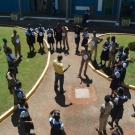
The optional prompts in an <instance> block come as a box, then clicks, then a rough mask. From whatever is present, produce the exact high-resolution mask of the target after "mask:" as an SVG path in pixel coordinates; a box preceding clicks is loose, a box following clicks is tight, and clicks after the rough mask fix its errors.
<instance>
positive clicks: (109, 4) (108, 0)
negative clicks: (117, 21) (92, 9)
mask: <svg viewBox="0 0 135 135" xmlns="http://www.w3.org/2000/svg"><path fill="white" fill-rule="evenodd" d="M113 6H114V0H105V15H112V14H113Z"/></svg>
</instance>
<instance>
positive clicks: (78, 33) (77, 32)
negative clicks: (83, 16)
mask: <svg viewBox="0 0 135 135" xmlns="http://www.w3.org/2000/svg"><path fill="white" fill-rule="evenodd" d="M73 27H74V29H75V30H74V32H75V44H76V54H78V53H80V52H79V43H80V32H81V30H82V27H80V26H79V25H74V26H73Z"/></svg>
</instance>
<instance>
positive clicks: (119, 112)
mask: <svg viewBox="0 0 135 135" xmlns="http://www.w3.org/2000/svg"><path fill="white" fill-rule="evenodd" d="M117 93H118V95H117V97H116V98H115V99H114V107H113V109H112V111H111V117H112V121H109V122H108V124H109V125H110V126H111V127H112V128H113V122H114V121H115V123H116V125H117V126H119V120H120V119H122V116H123V110H124V107H123V104H124V103H125V102H127V101H128V97H127V96H124V88H122V87H119V88H118V90H117Z"/></svg>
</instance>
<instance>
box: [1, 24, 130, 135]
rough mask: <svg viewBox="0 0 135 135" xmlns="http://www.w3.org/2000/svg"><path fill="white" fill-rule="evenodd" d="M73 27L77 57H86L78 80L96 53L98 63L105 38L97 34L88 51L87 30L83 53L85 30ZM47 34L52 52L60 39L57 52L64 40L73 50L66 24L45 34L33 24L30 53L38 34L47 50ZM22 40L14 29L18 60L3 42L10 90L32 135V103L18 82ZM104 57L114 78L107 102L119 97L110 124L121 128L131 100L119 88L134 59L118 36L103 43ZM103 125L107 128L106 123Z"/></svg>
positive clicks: (28, 30) (102, 53)
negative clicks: (30, 108) (27, 99)
mask: <svg viewBox="0 0 135 135" xmlns="http://www.w3.org/2000/svg"><path fill="white" fill-rule="evenodd" d="M73 27H74V38H75V44H76V54H81V55H82V62H81V67H80V70H79V75H78V77H81V72H82V68H83V65H84V63H85V64H86V65H85V70H84V74H86V70H87V65H88V62H89V59H90V58H92V54H93V52H94V51H95V55H94V62H96V57H97V51H98V44H99V43H100V42H101V41H102V40H103V39H101V38H100V37H97V36H96V32H95V31H94V32H93V36H92V39H91V50H90V49H88V40H89V33H88V28H84V32H83V35H82V37H83V39H82V43H81V46H82V47H84V49H82V51H81V53H80V51H79V43H80V33H81V30H82V29H83V28H81V27H80V26H79V25H75V26H73ZM45 32H46V33H47V41H48V43H49V45H50V50H55V49H54V42H55V40H56V50H57V49H58V43H59V44H60V48H62V43H61V42H62V41H63V49H64V50H65V49H66V48H67V50H69V44H68V27H67V26H65V25H63V26H62V27H61V25H60V24H59V23H58V24H57V27H56V28H55V29H53V28H51V27H50V26H49V27H48V29H47V30H46V31H45V29H44V27H42V26H41V24H40V25H39V27H38V28H36V29H33V28H31V25H30V24H28V27H27V29H26V31H25V33H26V39H27V44H28V45H29V49H30V52H32V51H34V50H35V48H34V43H35V33H37V42H39V46H40V49H39V50H42V49H44V33H45ZM19 37H20V36H19V35H18V34H17V31H16V30H14V31H13V35H12V36H11V41H12V43H13V45H14V48H15V57H14V56H13V54H12V49H11V48H9V47H8V44H7V40H6V39H3V42H4V45H3V48H4V52H5V54H6V57H7V61H8V73H7V75H6V77H7V80H8V88H9V90H10V92H11V93H12V94H13V96H14V104H16V105H17V104H19V105H18V109H19V110H20V122H22V123H24V125H25V130H26V132H27V134H30V130H31V129H34V125H33V122H32V119H31V117H30V115H29V113H28V104H27V102H26V96H25V94H24V93H23V91H22V89H21V86H22V84H21V82H20V81H18V80H17V79H16V74H17V73H18V70H17V62H18V61H19V60H20V58H21V57H22V55H21V43H20V39H19ZM117 52H118V56H117V58H116V59H115V56H116V54H117ZM100 58H101V62H100V64H101V65H102V61H105V63H104V64H103V65H104V66H105V65H106V62H107V61H108V60H109V63H108V66H107V68H111V69H112V71H113V72H112V76H111V77H112V81H111V84H110V88H111V89H112V93H111V96H110V97H109V98H108V96H107V97H105V101H106V103H110V99H112V98H113V95H114V96H117V97H116V98H115V99H114V102H115V105H114V107H112V104H110V110H112V108H114V109H113V110H114V111H112V121H111V122H110V123H109V124H110V125H111V126H112V127H113V122H114V121H115V120H116V125H118V121H119V119H121V118H122V114H123V112H122V109H123V103H124V102H126V101H127V100H128V98H127V97H126V96H124V89H123V88H121V87H120V88H118V85H119V83H122V82H124V78H125V75H126V67H127V66H128V64H129V60H130V54H129V48H128V47H126V48H125V49H124V48H123V47H119V45H118V43H117V41H116V40H115V37H114V36H112V37H111V41H110V37H107V39H106V41H105V42H104V44H103V50H102V52H101V56H100ZM117 88H118V91H117ZM117 92H118V94H117ZM119 109H120V110H119ZM118 110H119V111H118ZM117 111H118V115H117V116H119V117H116V112H117ZM104 113H105V112H104V108H103V109H101V118H102V116H103V114H104ZM105 118H106V117H105ZM51 121H52V119H50V122H51ZM103 121H104V122H106V119H104V120H103ZM101 125H102V126H103V124H101ZM104 126H105V125H104ZM99 129H100V128H99ZM98 132H99V134H101V133H100V130H99V131H98ZM101 132H102V131H101ZM104 132H105V131H104ZM114 135H115V134H114Z"/></svg>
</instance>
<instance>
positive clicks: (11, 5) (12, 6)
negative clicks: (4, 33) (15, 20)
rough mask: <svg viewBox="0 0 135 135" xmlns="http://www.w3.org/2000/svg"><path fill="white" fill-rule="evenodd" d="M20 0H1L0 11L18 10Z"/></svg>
mask: <svg viewBox="0 0 135 135" xmlns="http://www.w3.org/2000/svg"><path fill="white" fill-rule="evenodd" d="M18 11H19V3H18V0H12V1H11V0H0V12H18Z"/></svg>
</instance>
